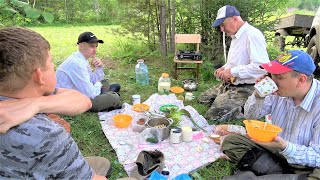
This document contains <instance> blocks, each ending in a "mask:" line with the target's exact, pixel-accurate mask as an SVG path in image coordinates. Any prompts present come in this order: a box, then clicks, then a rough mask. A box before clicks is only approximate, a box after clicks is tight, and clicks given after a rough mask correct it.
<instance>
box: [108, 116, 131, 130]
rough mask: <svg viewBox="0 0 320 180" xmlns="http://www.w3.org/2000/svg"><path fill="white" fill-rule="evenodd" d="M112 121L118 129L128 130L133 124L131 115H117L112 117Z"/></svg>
mask: <svg viewBox="0 0 320 180" xmlns="http://www.w3.org/2000/svg"><path fill="white" fill-rule="evenodd" d="M112 120H113V122H114V125H115V126H116V127H117V128H126V127H128V126H129V125H130V124H131V122H132V116H131V115H129V114H117V115H115V116H113V117H112Z"/></svg>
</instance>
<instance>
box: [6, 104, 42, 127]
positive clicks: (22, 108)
mask: <svg viewBox="0 0 320 180" xmlns="http://www.w3.org/2000/svg"><path fill="white" fill-rule="evenodd" d="M35 100H36V98H26V99H11V100H6V101H0V133H6V132H7V131H8V130H9V129H10V128H11V127H14V126H17V125H19V124H21V123H23V122H25V121H26V120H28V119H31V118H32V117H33V116H34V115H35V114H37V113H38V111H39V106H37V104H36V103H34V102H35Z"/></svg>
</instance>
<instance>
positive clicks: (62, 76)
mask: <svg viewBox="0 0 320 180" xmlns="http://www.w3.org/2000/svg"><path fill="white" fill-rule="evenodd" d="M56 76H57V87H58V88H68V89H75V90H78V91H80V92H81V93H82V94H84V95H86V96H88V97H89V98H91V99H94V98H95V97H96V96H98V95H99V94H100V93H101V87H102V84H101V82H100V81H101V80H103V79H104V72H103V68H96V70H95V72H93V71H92V70H91V68H90V65H89V62H88V60H86V58H85V57H84V56H83V55H82V54H81V52H79V51H77V52H74V53H73V54H72V55H71V56H69V57H68V58H67V59H66V60H65V61H64V62H63V63H62V64H61V65H60V66H59V67H58V69H57V71H56Z"/></svg>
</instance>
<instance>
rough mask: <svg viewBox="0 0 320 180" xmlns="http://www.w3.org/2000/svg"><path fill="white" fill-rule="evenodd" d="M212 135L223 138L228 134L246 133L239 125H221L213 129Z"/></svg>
mask: <svg viewBox="0 0 320 180" xmlns="http://www.w3.org/2000/svg"><path fill="white" fill-rule="evenodd" d="M213 133H215V134H219V135H220V136H224V135H227V134H230V133H235V134H246V133H247V131H246V129H245V128H244V127H243V126H239V125H231V124H223V125H217V126H216V127H215V128H214V129H213Z"/></svg>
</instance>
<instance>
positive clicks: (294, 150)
mask: <svg viewBox="0 0 320 180" xmlns="http://www.w3.org/2000/svg"><path fill="white" fill-rule="evenodd" d="M261 66H262V67H263V68H264V69H265V70H267V71H268V73H270V74H271V77H272V79H273V80H274V81H275V83H276V84H277V86H278V91H277V92H275V93H274V94H272V95H269V96H266V97H265V98H261V97H260V96H259V95H258V94H257V93H256V92H254V93H253V94H252V95H251V96H250V97H249V98H248V100H247V102H246V104H245V112H244V113H245V117H246V118H247V119H260V118H262V117H264V116H265V115H268V114H271V116H272V123H273V124H275V125H277V126H279V127H281V128H282V132H280V133H279V134H278V136H277V137H275V138H274V139H273V141H271V142H259V141H256V140H253V139H250V138H248V137H246V136H242V135H238V134H229V135H227V136H226V137H225V139H224V141H223V143H222V151H223V152H224V153H225V154H226V155H227V156H228V157H229V158H230V159H231V160H232V161H234V162H237V163H239V162H240V163H239V165H240V169H241V162H243V160H244V159H248V154H250V152H251V155H252V152H253V149H256V150H257V151H255V152H265V153H267V154H269V155H270V156H271V157H274V158H275V159H276V162H277V161H278V160H279V161H280V162H281V160H284V161H283V162H284V164H286V165H288V166H287V168H286V169H287V170H288V168H289V169H290V171H291V170H292V171H291V172H292V173H297V171H298V170H300V172H301V171H302V172H303V173H305V174H309V177H318V178H319V177H320V174H319V173H317V172H318V171H319V170H318V168H319V167H320V137H319V136H320V110H319V107H320V82H319V81H318V80H316V79H314V78H313V72H314V70H315V65H314V62H313V60H312V58H311V56H309V55H308V54H307V53H305V52H303V51H300V50H290V51H288V54H285V55H280V56H279V57H278V58H277V59H276V60H274V61H272V62H270V63H266V64H263V65H261ZM258 80H259V79H258ZM248 152H249V153H248ZM258 154H259V153H258ZM253 155H254V153H253ZM260 161H261V158H260ZM268 162H269V161H267V160H264V161H261V162H259V158H253V159H252V162H250V163H251V165H252V167H250V168H251V169H250V168H249V170H251V171H253V172H254V173H255V174H256V175H264V174H273V172H268V173H263V167H262V166H259V167H260V169H259V167H254V166H255V165H257V166H258V164H259V163H260V164H263V165H264V167H267V166H268V164H267V163H268ZM250 163H249V164H250ZM255 163H256V164H255ZM247 165H248V164H247ZM257 168H258V172H257ZM261 172H262V173H261ZM241 173H243V172H241ZM241 173H240V174H241ZM276 173H283V171H279V172H276ZM240 174H238V175H240ZM243 174H245V175H246V176H250V177H252V176H254V174H252V173H251V174H250V172H249V174H248V173H247V174H246V173H243ZM243 174H242V175H243ZM267 176H269V178H281V179H292V178H293V177H294V175H293V174H291V175H274V174H273V175H267ZM295 176H296V177H297V176H298V175H295ZM306 176H307V175H305V177H306ZM299 177H301V175H299ZM238 178H239V177H238Z"/></svg>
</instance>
